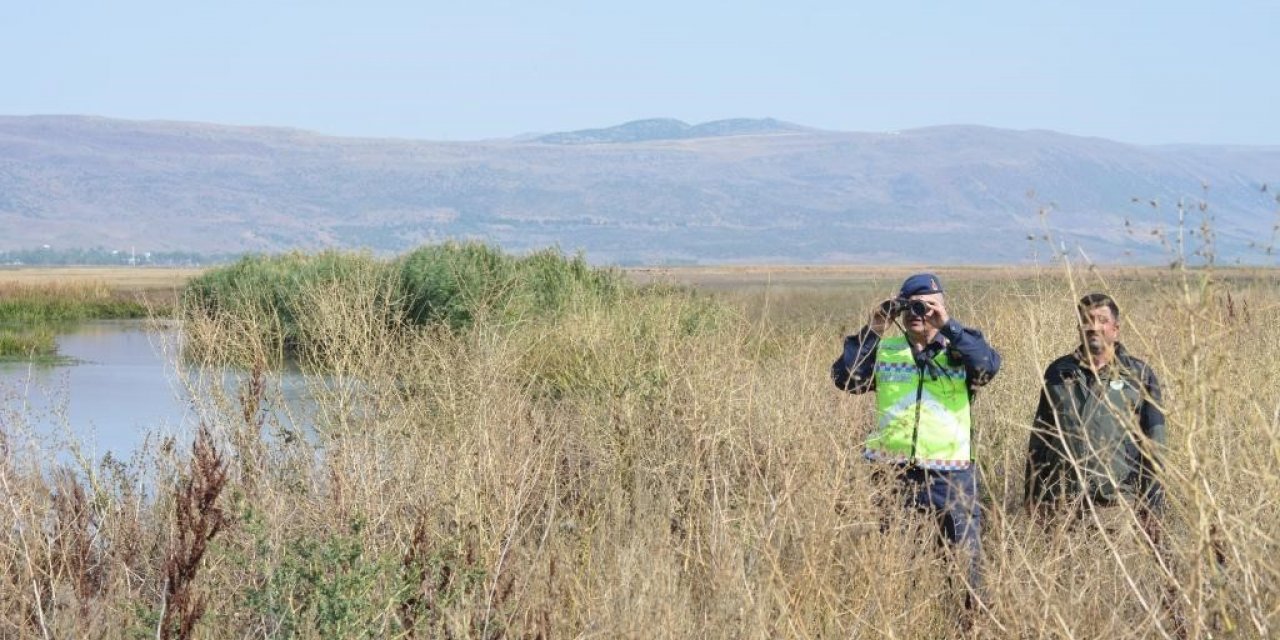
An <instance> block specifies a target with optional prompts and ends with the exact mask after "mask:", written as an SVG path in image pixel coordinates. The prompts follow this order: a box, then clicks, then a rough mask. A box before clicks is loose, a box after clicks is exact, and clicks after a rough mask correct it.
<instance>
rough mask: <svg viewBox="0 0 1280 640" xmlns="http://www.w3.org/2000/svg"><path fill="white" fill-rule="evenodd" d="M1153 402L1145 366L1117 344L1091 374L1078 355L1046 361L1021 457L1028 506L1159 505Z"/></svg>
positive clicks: (1156, 388)
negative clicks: (1124, 500) (1129, 500)
mask: <svg viewBox="0 0 1280 640" xmlns="http://www.w3.org/2000/svg"><path fill="white" fill-rule="evenodd" d="M1161 402H1162V401H1161V395H1160V384H1159V382H1158V381H1157V380H1156V375H1155V373H1154V372H1153V371H1152V370H1151V367H1149V366H1147V363H1145V362H1143V361H1141V360H1139V359H1137V358H1135V357H1133V356H1130V355H1129V354H1128V353H1127V352H1126V351H1125V349H1124V347H1123V346H1121V345H1119V344H1117V345H1116V359H1115V361H1114V362H1113V363H1112V364H1111V365H1110V366H1108V367H1106V368H1104V369H1103V370H1102V371H1099V372H1098V373H1097V374H1096V375H1095V373H1094V371H1093V370H1092V369H1090V368H1089V366H1088V365H1087V364H1086V363H1085V362H1084V361H1082V360H1081V354H1080V352H1078V351H1077V352H1076V353H1072V354H1069V355H1066V356H1063V357H1061V358H1058V359H1057V360H1055V361H1053V363H1052V364H1050V365H1049V367H1048V368H1047V369H1046V370H1045V372H1044V386H1043V388H1042V389H1041V392H1040V405H1039V406H1038V407H1037V408H1036V417H1035V423H1034V426H1033V428H1032V432H1031V442H1030V445H1029V447H1028V452H1027V471H1026V498H1027V500H1028V501H1029V503H1030V504H1039V503H1041V502H1042V501H1045V500H1057V499H1059V498H1066V499H1075V498H1079V497H1082V496H1087V497H1088V498H1089V499H1091V500H1092V501H1093V502H1094V503H1095V504H1103V505H1105V504H1110V503H1113V502H1115V501H1116V500H1117V499H1119V498H1121V497H1123V496H1131V497H1134V498H1139V499H1141V500H1143V501H1144V502H1145V503H1146V504H1147V505H1148V506H1150V507H1152V508H1159V507H1160V506H1161V503H1162V501H1163V491H1162V489H1161V486H1160V482H1159V478H1158V477H1157V475H1156V471H1157V470H1158V468H1159V463H1158V460H1159V456H1158V453H1159V450H1160V448H1162V447H1163V446H1164V445H1165V423H1164V412H1163V411H1162V408H1161Z"/></svg>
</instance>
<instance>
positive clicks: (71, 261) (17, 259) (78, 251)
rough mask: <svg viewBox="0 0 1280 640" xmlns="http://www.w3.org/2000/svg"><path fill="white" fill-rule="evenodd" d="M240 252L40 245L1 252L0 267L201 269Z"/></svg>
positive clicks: (223, 261)
mask: <svg viewBox="0 0 1280 640" xmlns="http://www.w3.org/2000/svg"><path fill="white" fill-rule="evenodd" d="M243 255H244V254H242V253H197V252H194V251H137V250H133V249H108V248H106V247H92V248H89V249H85V248H82V247H71V248H59V247H51V246H48V245H46V246H43V247H38V248H34V249H11V250H0V265H4V266H20V265H45V266H54V265H125V266H128V265H138V266H169V267H202V266H208V265H215V264H226V263H229V262H234V261H236V260H238V259H240V258H241V257H243Z"/></svg>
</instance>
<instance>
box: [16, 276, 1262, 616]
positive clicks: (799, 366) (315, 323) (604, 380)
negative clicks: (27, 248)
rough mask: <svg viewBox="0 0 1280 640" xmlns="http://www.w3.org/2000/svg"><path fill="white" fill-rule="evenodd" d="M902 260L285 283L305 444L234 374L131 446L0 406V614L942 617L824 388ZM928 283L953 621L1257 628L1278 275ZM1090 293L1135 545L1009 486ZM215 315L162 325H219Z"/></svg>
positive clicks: (918, 540)
mask: <svg viewBox="0 0 1280 640" xmlns="http://www.w3.org/2000/svg"><path fill="white" fill-rule="evenodd" d="M913 270H914V269H913V268H910V267H908V268H902V269H896V268H895V269H876V270H860V269H857V268H847V269H834V268H833V269H782V268H735V269H705V270H685V269H681V270H669V271H643V272H642V271H631V272H629V275H630V276H631V277H632V278H634V279H636V280H638V281H644V282H652V281H655V280H656V281H663V282H677V283H682V284H687V285H691V287H692V289H691V290H684V289H672V288H660V289H654V290H652V291H649V292H647V293H646V292H644V291H638V292H635V293H634V294H633V295H629V296H628V297H626V298H625V299H624V300H623V302H624V304H611V303H605V302H601V301H594V302H591V301H579V302H578V303H571V304H569V305H568V307H566V311H565V312H564V314H563V315H559V316H557V317H556V318H555V319H554V320H545V319H542V318H539V317H533V316H529V317H517V318H515V319H514V320H512V319H511V318H504V319H503V321H502V322H493V323H490V322H488V321H487V320H486V318H485V316H483V315H481V316H480V317H478V318H477V319H476V322H475V323H474V325H473V326H471V327H470V328H469V329H468V330H465V331H454V330H445V329H439V328H436V329H432V328H421V329H407V328H405V327H403V326H397V325H396V324H395V323H394V322H383V321H381V320H383V319H385V318H386V314H387V313H388V308H387V299H388V297H387V296H386V295H383V294H384V293H385V292H380V291H378V290H376V287H377V286H378V285H377V283H369V286H368V287H332V286H331V287H326V288H319V289H317V290H315V291H310V292H307V293H306V295H307V296H310V297H308V298H306V299H307V300H310V301H311V304H310V305H309V308H310V309H312V312H311V313H310V314H308V315H307V316H306V317H305V318H304V319H303V322H304V323H305V324H306V330H307V331H308V332H309V333H308V335H311V336H313V337H314V338H315V339H317V340H323V341H324V343H325V344H326V345H327V348H326V350H325V354H326V355H325V358H326V361H325V365H326V366H325V367H324V372H323V374H317V375H315V376H313V377H312V378H311V380H312V389H313V393H314V394H315V395H316V396H317V398H318V400H319V407H320V409H319V412H318V414H317V415H316V416H315V421H316V424H317V428H318V432H317V433H316V434H314V437H303V436H302V435H300V433H301V431H300V430H301V427H300V426H299V425H298V424H297V423H294V422H288V421H282V419H281V418H279V417H278V416H279V415H280V414H279V413H276V412H272V411H270V410H269V408H270V407H272V406H279V403H280V398H279V394H280V393H281V392H280V390H279V388H278V386H277V385H275V384H273V378H272V376H271V374H270V372H269V371H268V370H263V369H261V368H257V369H254V368H250V369H247V370H245V371H244V372H243V373H241V374H240V377H239V385H238V387H237V388H235V389H233V390H231V391H230V392H228V391H225V390H224V389H222V387H221V386H220V385H217V384H209V383H208V381H205V380H201V379H189V380H188V381H187V383H188V384H189V385H190V386H191V387H192V388H193V389H194V390H195V391H196V392H197V397H199V398H201V399H202V401H201V402H199V403H198V406H197V407H195V410H196V411H197V412H198V413H199V415H200V416H201V417H202V422H203V424H204V425H205V429H204V430H202V431H201V433H200V434H199V435H194V434H188V435H187V436H184V437H180V438H178V439H165V438H162V437H157V438H155V439H153V440H152V441H151V443H152V444H151V445H150V446H148V447H147V448H145V449H144V450H142V451H139V452H138V453H137V455H136V456H135V457H134V458H133V459H131V460H128V461H121V460H107V461H84V462H82V463H79V464H72V465H70V466H65V467H58V468H50V463H49V462H48V461H49V460H51V459H54V455H55V454H57V453H58V450H57V449H56V447H57V446H56V445H51V444H47V443H46V442H45V441H43V440H41V439H40V438H38V437H35V435H34V434H30V433H27V432H25V431H24V430H23V427H22V424H21V423H16V424H5V425H3V429H4V431H3V437H2V438H0V452H3V456H2V457H0V493H3V495H4V508H5V511H6V518H8V519H9V521H10V522H12V523H13V524H12V525H11V526H8V527H5V528H4V529H3V530H2V531H0V581H2V582H3V585H4V589H3V593H4V594H5V595H4V596H3V597H2V598H0V637H42V636H43V637H138V636H147V637H156V636H157V635H159V636H161V637H183V636H184V635H185V634H187V633H189V634H190V635H191V636H192V637H201V638H214V637H302V638H333V637H401V638H411V637H422V638H428V637H429V638H437V637H441V638H443V637H454V638H463V637H467V638H471V637H478V638H500V637H503V638H515V637H520V638H526V637H527V638H534V637H541V638H552V637H579V636H583V637H586V636H591V637H607V638H613V637H626V638H650V637H670V638H689V637H695V638H702V637H707V638H777V637H797V638H830V637H899V638H948V637H965V633H966V632H965V631H963V630H962V629H961V628H960V625H959V623H958V620H957V611H958V598H959V594H958V589H957V588H956V584H955V582H954V581H952V580H949V579H948V575H949V573H951V569H950V568H949V566H948V564H947V562H946V561H945V559H944V558H941V557H940V556H939V554H937V553H935V552H934V551H933V549H934V547H933V545H932V543H931V542H930V539H929V531H928V529H927V527H922V526H921V525H920V523H919V522H917V521H915V520H913V519H911V518H904V517H901V516H900V514H896V512H890V513H889V515H888V516H886V515H885V512H884V511H882V510H880V509H878V508H877V507H876V506H875V499H874V492H875V485H874V484H873V483H872V481H871V478H870V473H869V471H870V470H869V468H868V465H867V464H866V463H864V462H862V460H861V456H860V452H861V447H860V444H861V441H862V439H863V438H864V437H865V436H866V434H867V432H868V430H869V428H870V426H871V410H872V400H871V399H870V398H866V397H856V396H849V395H847V394H842V393H841V392H839V391H838V390H837V389H835V388H834V386H833V385H832V384H831V382H830V381H829V378H828V375H829V368H830V366H831V362H832V361H833V360H834V359H835V358H836V356H837V355H838V354H839V351H840V343H841V339H842V338H843V336H844V334H845V333H848V332H851V331H854V330H856V329H857V328H858V327H859V326H860V325H861V324H862V322H864V321H865V317H866V314H867V312H868V310H869V309H870V308H871V307H872V305H874V304H875V303H876V302H877V301H878V300H879V299H880V298H882V297H883V296H885V295H887V294H889V293H891V291H892V289H893V288H894V287H895V286H896V285H897V284H898V283H899V282H900V281H901V279H902V277H904V276H905V275H907V274H908V273H909V272H911V271H913ZM936 272H937V273H938V274H939V275H940V276H941V278H942V279H943V281H944V283H945V284H946V285H947V287H948V307H949V308H950V309H951V312H952V314H953V315H954V316H955V317H956V318H957V319H958V320H959V321H961V322H963V323H965V324H969V325H972V326H976V327H978V328H980V329H982V330H983V331H984V333H985V334H986V335H987V337H988V339H989V340H990V341H991V342H992V344H993V345H994V346H995V347H996V348H997V349H998V350H1000V351H1001V353H1002V355H1003V358H1004V367H1003V369H1002V371H1001V373H1000V374H999V376H998V377H997V378H996V379H995V380H994V381H993V382H992V383H991V384H990V385H989V386H988V387H987V388H986V389H985V390H984V391H983V392H982V394H981V395H980V396H979V397H978V399H977V400H976V403H975V424H976V429H977V433H978V435H977V438H978V446H977V457H978V459H979V463H980V465H981V468H982V471H983V474H984V481H985V485H984V507H985V517H986V528H985V540H984V554H985V564H986V568H987V579H988V582H989V595H990V598H991V606H990V610H989V611H986V612H983V613H982V614H981V615H979V616H977V617H976V619H974V620H973V621H972V622H973V628H972V629H971V630H970V631H968V634H969V635H970V636H972V637H982V638H1153V637H1154V638H1160V637H1179V636H1184V637H1192V638H1209V637H1215V638H1221V637H1240V638H1265V637H1275V636H1276V635H1277V634H1280V628H1278V627H1277V625H1278V624H1280V563H1277V562H1276V561H1275V559H1274V558H1276V557H1277V553H1278V552H1280V548H1278V547H1280V545H1278V544H1277V537H1276V533H1275V532H1276V531H1277V530H1280V505H1278V504H1277V502H1276V501H1275V500H1274V499H1273V497H1272V496H1275V495H1280V494H1278V493H1277V491H1278V490H1280V474H1278V473H1277V472H1276V466H1277V462H1278V461H1280V367H1277V366H1274V363H1275V362H1276V361H1277V360H1280V339H1278V338H1276V337H1275V331H1274V330H1273V327H1272V325H1273V324H1274V323H1273V321H1272V318H1273V317H1275V315H1276V312H1277V311H1280V285H1278V284H1277V272H1275V271H1257V270H1254V271H1231V270H1216V271H1186V270H1178V269H1141V270H1137V269H1098V270H1092V269H1081V270H1068V269H1067V268H1065V267H1063V266H1060V265H1059V266H1054V267H1048V268H1044V269H1022V270H1012V269H999V268H983V269H976V268H975V269H946V268H941V269H938V270H936ZM4 275H5V273H4V272H0V282H3V281H4ZM1093 290H1103V291H1107V292H1109V293H1111V294H1113V295H1114V296H1115V297H1116V298H1117V300H1118V301H1119V303H1120V305H1121V307H1122V309H1123V311H1124V314H1125V315H1124V319H1123V329H1122V331H1123V333H1122V340H1123V341H1124V342H1125V343H1126V345H1127V346H1128V347H1129V349H1130V350H1131V351H1132V352H1134V353H1135V354H1136V355H1138V356H1140V357H1143V358H1144V359H1146V360H1147V361H1148V362H1150V363H1151V364H1152V365H1153V367H1154V368H1155V370H1156V372H1157V373H1158V374H1159V375H1160V377H1161V380H1162V382H1163V384H1164V386H1165V390H1166V394H1167V398H1166V405H1167V407H1166V409H1167V414H1168V421H1169V432H1170V446H1169V450H1168V452H1167V460H1168V465H1167V469H1166V471H1165V476H1164V479H1165V483H1166V485H1167V486H1168V491H1169V497H1170V503H1171V506H1170V511H1169V513H1168V514H1167V517H1166V521H1165V525H1166V532H1167V542H1166V545H1167V556H1166V559H1167V562H1164V563H1161V562H1159V561H1157V558H1156V556H1155V555H1154V554H1153V553H1152V552H1151V550H1150V548H1149V546H1148V545H1147V544H1145V543H1144V542H1143V540H1142V539H1141V537H1140V536H1139V535H1137V533H1136V529H1135V528H1134V527H1133V525H1132V522H1131V518H1128V517H1126V514H1124V513H1123V512H1121V513H1120V517H1119V518H1118V519H1117V521H1116V522H1114V523H1111V525H1113V526H1110V525H1109V526H1107V527H1104V528H1101V529H1098V528H1080V529H1072V530H1051V531H1045V530H1043V529H1041V528H1040V527H1039V526H1038V525H1037V524H1036V523H1035V522H1034V521H1033V520H1031V519H1030V518H1029V517H1028V516H1027V515H1026V514H1025V513H1024V511H1023V509H1022V505H1021V497H1022V470H1023V464H1024V450H1025V447H1026V441H1027V436H1028V429H1029V427H1030V420H1031V415H1032V412H1033V409H1034V406H1035V402H1036V397H1037V394H1038V390H1039V384H1040V383H1039V379H1040V375H1041V372H1042V370H1043V368H1044V366H1045V365H1046V364H1047V363H1048V362H1049V361H1050V360H1052V359H1053V358H1054V357H1056V356H1058V355H1060V354H1062V353H1065V352H1066V351H1068V350H1070V349H1072V348H1073V346H1074V343H1075V340H1076V338H1075V333H1074V331H1075V329H1074V322H1075V321H1074V306H1073V305H1074V300H1076V299H1077V298H1078V297H1079V296H1080V295H1082V294H1083V293H1085V292H1087V291H1093ZM235 327H236V324H235V323H234V322H226V323H221V324H213V323H210V324H207V325H201V326H189V327H188V328H187V329H188V331H192V332H195V331H208V332H218V333H216V334H211V335H205V336H203V338H204V339H207V340H209V341H211V342H212V343H214V344H219V343H221V344H227V345H232V344H233V343H234V344H235V348H246V347H245V345H244V343H245V342H246V339H245V336H247V335H250V334H252V333H253V332H252V331H251V330H250V329H252V328H251V327H249V328H244V327H242V328H241V329H242V330H236V329H235ZM227 348H228V349H230V348H232V347H231V346H228V347H227ZM248 348H249V350H250V351H252V348H253V347H252V345H249V347H248ZM216 355H217V354H209V357H210V359H211V360H216V358H215V356H216ZM62 459H66V458H65V456H64V458H62ZM71 459H74V458H71ZM886 517H887V518H888V521H889V524H890V526H889V527H888V528H887V530H885V531H881V526H880V524H881V523H882V522H884V521H885V519H886Z"/></svg>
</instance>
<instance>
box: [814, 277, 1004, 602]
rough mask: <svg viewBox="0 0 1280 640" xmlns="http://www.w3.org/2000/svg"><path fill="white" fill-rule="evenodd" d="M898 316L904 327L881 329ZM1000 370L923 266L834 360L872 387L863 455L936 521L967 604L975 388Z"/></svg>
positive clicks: (971, 576)
mask: <svg viewBox="0 0 1280 640" xmlns="http://www.w3.org/2000/svg"><path fill="white" fill-rule="evenodd" d="M895 324H896V325H897V326H898V327H900V328H901V329H902V333H901V335H894V336H886V335H885V334H886V333H887V332H888V331H889V329H890V328H891V327H892V326H894V325H895ZM999 370H1000V355H999V354H998V353H996V351H995V349H992V348H991V345H989V344H987V341H986V339H985V338H983V336H982V332H980V331H978V330H977V329H972V328H969V327H965V326H963V325H961V324H960V323H958V322H956V321H955V319H953V318H952V317H951V315H950V314H949V313H948V312H947V307H946V303H945V300H944V299H943V292H942V285H941V283H940V282H939V281H938V278H937V276H934V275H933V274H929V273H921V274H916V275H913V276H911V277H909V278H907V279H906V281H904V282H903V283H902V287H901V288H900V289H899V291H898V296H897V297H896V298H892V299H889V300H885V301H883V302H881V303H880V304H878V305H876V307H875V309H873V310H872V312H871V314H870V318H869V320H868V322H867V325H866V326H865V327H863V328H862V329H861V330H860V331H858V333H857V334H854V335H851V336H848V337H846V338H845V341H844V353H843V354H842V355H841V356H840V358H839V359H838V360H836V361H835V363H833V364H832V366H831V378H832V380H833V381H834V382H835V384H836V386H837V387H839V388H841V389H843V390H845V391H848V392H850V393H865V392H867V391H872V390H874V391H875V392H876V423H875V427H874V428H873V430H872V434H871V436H870V437H869V438H868V439H867V440H866V443H865V448H864V450H863V456H864V457H865V458H867V459H868V460H870V461H872V462H874V463H876V464H877V469H876V473H875V474H874V477H876V478H877V480H878V482H879V483H881V484H882V487H883V488H884V489H886V490H887V491H888V494H889V495H891V496H893V498H892V499H893V500H894V502H896V504H897V506H900V507H904V508H907V509H910V510H912V511H916V512H919V513H922V514H925V515H927V516H929V517H931V518H933V519H934V520H936V522H937V525H938V527H939V531H940V533H941V536H942V538H943V539H944V540H946V541H947V542H948V543H949V545H948V548H949V549H950V550H951V551H953V552H955V554H956V555H957V556H959V557H958V563H957V564H958V566H959V568H961V569H963V574H964V575H963V577H964V579H965V581H966V585H967V586H968V592H967V594H966V599H965V602H966V605H967V606H969V607H973V606H974V605H975V604H976V600H977V599H978V596H979V595H980V594H981V585H982V570H981V567H982V565H981V533H982V517H981V511H980V509H979V506H978V478H977V475H976V471H977V470H976V469H975V465H974V463H973V450H972V435H973V426H972V414H971V411H970V403H971V401H972V400H973V395H974V392H975V390H976V389H977V388H978V387H980V386H982V385H984V384H986V383H987V382H988V381H989V380H991V378H992V377H993V376H995V375H996V372H998V371H999Z"/></svg>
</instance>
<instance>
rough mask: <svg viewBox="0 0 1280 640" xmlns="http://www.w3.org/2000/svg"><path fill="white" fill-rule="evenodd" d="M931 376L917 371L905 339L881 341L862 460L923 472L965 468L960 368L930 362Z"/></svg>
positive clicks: (966, 424) (965, 405) (941, 360)
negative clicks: (872, 418)
mask: <svg viewBox="0 0 1280 640" xmlns="http://www.w3.org/2000/svg"><path fill="white" fill-rule="evenodd" d="M933 361H934V363H936V364H937V365H938V367H937V369H936V370H935V371H934V374H936V377H937V379H936V380H935V379H934V375H930V373H929V372H928V371H921V369H920V367H919V366H917V365H916V362H915V358H914V357H913V356H912V354H911V346H910V345H908V344H907V339H906V337H905V336H898V337H894V338H889V339H886V340H882V341H881V342H880V347H879V348H878V349H877V350H876V366H875V377H876V431H875V433H874V434H872V436H871V437H870V438H868V439H867V445H866V450H865V452H864V455H865V456H866V457H867V458H869V459H872V460H880V461H884V462H895V463H900V464H906V463H912V464H915V465H916V466H919V467H923V468H925V469H937V470H954V469H967V468H969V464H970V461H971V460H972V457H971V452H970V446H969V439H970V434H971V433H972V428H971V425H972V423H971V421H970V420H971V418H970V414H969V387H968V384H967V381H966V379H965V372H964V367H963V366H960V367H956V366H950V365H948V364H947V354H946V352H945V351H943V352H942V353H939V354H938V355H937V356H935V357H934V360H933Z"/></svg>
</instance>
